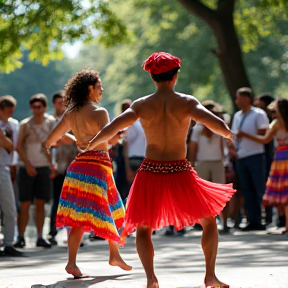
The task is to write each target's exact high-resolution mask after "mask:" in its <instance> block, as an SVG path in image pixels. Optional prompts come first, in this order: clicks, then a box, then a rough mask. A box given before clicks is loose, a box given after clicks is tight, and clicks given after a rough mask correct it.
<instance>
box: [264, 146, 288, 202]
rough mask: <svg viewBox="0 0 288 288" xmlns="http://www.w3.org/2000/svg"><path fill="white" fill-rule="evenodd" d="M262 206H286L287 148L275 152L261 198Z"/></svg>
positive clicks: (282, 147)
mask: <svg viewBox="0 0 288 288" xmlns="http://www.w3.org/2000/svg"><path fill="white" fill-rule="evenodd" d="M263 204H264V205H273V206H285V205H288V146H279V147H277V148H276V150H275V155H274V160H273V162H272V165H271V168H270V174H269V178H268V180H267V183H266V191H265V194H264V196H263Z"/></svg>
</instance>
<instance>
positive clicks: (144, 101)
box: [130, 94, 154, 113]
mask: <svg viewBox="0 0 288 288" xmlns="http://www.w3.org/2000/svg"><path fill="white" fill-rule="evenodd" d="M153 95H154V94H150V95H146V96H143V97H141V98H138V99H137V100H135V101H133V102H132V104H131V106H130V108H131V109H132V110H133V111H134V112H136V113H137V111H138V109H140V108H141V107H142V106H143V105H146V104H147V103H149V101H150V100H151V97H152V96H153Z"/></svg>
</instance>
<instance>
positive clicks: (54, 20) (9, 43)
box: [0, 0, 127, 72]
mask: <svg viewBox="0 0 288 288" xmlns="http://www.w3.org/2000/svg"><path fill="white" fill-rule="evenodd" d="M88 3H89V4H88ZM99 32H100V36H98V39H99V41H100V42H102V43H104V44H105V45H106V46H111V45H114V44H115V43H119V42H121V41H123V40H124V39H125V38H126V34H127V33H126V28H125V26H124V25H123V24H122V23H121V21H120V20H119V19H118V18H117V17H116V15H115V13H113V12H112V11H111V10H110V9H109V5H108V1H105V0H103V1H101V0H90V2H88V1H79V0H49V1H47V0H9V1H1V2H0V55H1V57H0V70H2V71H4V72H9V71H12V70H14V69H15V68H20V67H21V66H22V62H21V58H22V55H23V49H27V50H29V59H30V60H37V61H39V62H41V63H42V64H44V65H47V64H48V62H49V61H51V60H55V59H61V58H63V52H62V50H61V46H62V44H64V43H67V42H71V43H73V41H75V40H79V39H80V40H81V41H89V40H91V39H93V38H94V37H95V35H98V34H99Z"/></svg>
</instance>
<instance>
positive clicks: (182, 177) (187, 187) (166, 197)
mask: <svg viewBox="0 0 288 288" xmlns="http://www.w3.org/2000/svg"><path fill="white" fill-rule="evenodd" d="M235 192H236V190H234V189H233V188H232V184H217V183H212V182H209V181H206V180H203V179H201V178H200V177H199V176H198V175H197V173H196V171H195V170H194V169H193V168H192V167H191V164H190V163H189V162H188V161H186V160H185V159H183V160H178V161H154V160H149V159H147V158H145V159H144V161H143V162H142V164H141V166H140V168H139V170H138V172H137V175H136V177H135V179H134V182H133V184H132V187H131V189H130V193H129V197H128V201H127V210H126V216H125V223H124V230H123V232H122V235H121V238H122V241H125V236H127V235H129V234H130V233H131V232H133V230H134V229H135V228H136V227H138V226H149V227H150V228H151V229H153V230H156V229H159V228H162V227H165V226H168V225H174V226H175V229H176V230H180V229H182V228H183V227H185V226H192V225H194V224H195V223H199V221H200V219H202V218H205V217H209V216H212V217H214V216H216V215H218V214H219V213H220V212H221V211H222V209H223V208H224V207H225V205H226V203H227V202H228V201H229V200H230V198H231V197H232V196H233V194H234V193H235Z"/></svg>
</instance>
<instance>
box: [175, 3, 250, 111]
mask: <svg viewBox="0 0 288 288" xmlns="http://www.w3.org/2000/svg"><path fill="white" fill-rule="evenodd" d="M178 1H179V2H180V3H181V4H182V5H183V6H184V7H185V8H186V9H187V10H188V11H189V12H190V13H192V14H194V15H196V16H197V17H199V18H201V19H202V20H204V21H205V22H206V23H207V24H208V25H209V26H210V28H211V29H212V31H213V33H214V35H215V37H216V39H217V44H218V50H217V51H214V50H213V53H214V54H215V55H216V56H217V57H218V59H219V64H220V67H221V70H222V73H223V76H224V80H225V83H226V86H227V89H228V91H229V94H230V97H231V99H232V101H233V104H234V98H235V92H236V90H237V89H238V88H241V87H251V85H250V82H249V80H248V77H247V73H246V71H245V67H244V63H243V59H242V51H241V48H240V44H239V40H238V37H237V34H236V30H235V27H234V21H233V11H234V2H235V0H219V1H218V7H217V10H212V9H210V8H208V7H207V6H205V5H204V4H203V3H202V2H201V1H198V0H178ZM234 108H236V107H235V104H234Z"/></svg>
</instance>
